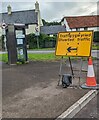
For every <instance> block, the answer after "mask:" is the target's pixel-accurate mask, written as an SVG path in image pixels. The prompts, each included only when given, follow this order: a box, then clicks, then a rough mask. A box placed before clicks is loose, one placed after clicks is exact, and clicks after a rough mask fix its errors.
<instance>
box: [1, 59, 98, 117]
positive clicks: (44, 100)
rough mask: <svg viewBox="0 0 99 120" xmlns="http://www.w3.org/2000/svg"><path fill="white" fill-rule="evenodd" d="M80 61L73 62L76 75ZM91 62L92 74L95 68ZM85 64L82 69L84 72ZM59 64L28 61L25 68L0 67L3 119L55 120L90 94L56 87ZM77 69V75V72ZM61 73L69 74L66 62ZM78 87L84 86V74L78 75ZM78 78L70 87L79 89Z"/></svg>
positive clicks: (5, 65)
mask: <svg viewBox="0 0 99 120" xmlns="http://www.w3.org/2000/svg"><path fill="white" fill-rule="evenodd" d="M79 62H80V61H79V60H72V64H73V69H75V75H78V72H79V64H78V63H79ZM96 62H97V61H94V65H95V66H94V67H95V73H97V66H96ZM86 64H87V62H86V61H84V63H83V69H85V70H86ZM59 65H60V62H59V61H55V62H41V61H39V62H37V61H30V62H29V63H28V64H25V65H15V66H10V65H8V64H5V63H3V64H2V101H3V102H2V117H3V118H57V117H58V116H59V115H61V114H62V113H63V112H64V111H66V110H67V109H68V108H69V107H70V106H72V105H73V104H74V103H75V102H77V101H78V100H79V99H80V98H82V97H83V96H84V95H85V94H87V93H88V92H89V90H87V89H81V88H79V87H68V88H66V89H64V88H62V86H61V85H60V86H57V82H58V79H59V76H58V74H59ZM77 69H78V71H77ZM62 72H63V73H64V72H65V73H67V74H68V73H70V72H71V71H70V67H69V63H68V61H66V63H65V64H64V66H63V71H62ZM81 77H82V78H81V81H80V84H83V83H85V80H86V72H83V73H82V74H81ZM78 82H79V80H78V78H75V79H73V85H78Z"/></svg>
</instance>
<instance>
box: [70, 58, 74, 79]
mask: <svg viewBox="0 0 99 120" xmlns="http://www.w3.org/2000/svg"><path fill="white" fill-rule="evenodd" d="M69 63H70V68H71V72H72V76H73V78H74V72H73V67H72V63H71V59H70V57H69Z"/></svg>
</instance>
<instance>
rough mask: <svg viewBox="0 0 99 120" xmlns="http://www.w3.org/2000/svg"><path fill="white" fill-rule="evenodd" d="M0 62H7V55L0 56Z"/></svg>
mask: <svg viewBox="0 0 99 120" xmlns="http://www.w3.org/2000/svg"><path fill="white" fill-rule="evenodd" d="M0 61H3V62H8V55H7V54H0Z"/></svg>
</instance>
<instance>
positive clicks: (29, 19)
mask: <svg viewBox="0 0 99 120" xmlns="http://www.w3.org/2000/svg"><path fill="white" fill-rule="evenodd" d="M0 16H1V18H0V22H2V21H3V20H4V22H5V23H6V24H14V23H21V24H34V23H37V13H36V12H35V10H25V11H15V12H12V14H11V15H8V13H7V12H6V13H0Z"/></svg>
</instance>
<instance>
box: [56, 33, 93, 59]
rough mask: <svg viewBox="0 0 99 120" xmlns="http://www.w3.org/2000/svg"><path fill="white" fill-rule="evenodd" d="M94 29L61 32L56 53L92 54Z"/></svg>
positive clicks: (61, 54)
mask: <svg viewBox="0 0 99 120" xmlns="http://www.w3.org/2000/svg"><path fill="white" fill-rule="evenodd" d="M92 40H93V31H70V32H59V33H58V39H57V44H56V55H60V56H79V57H80V56H82V57H83V56H86V57H87V56H88V57H89V56H90V55H91V46H92Z"/></svg>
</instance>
